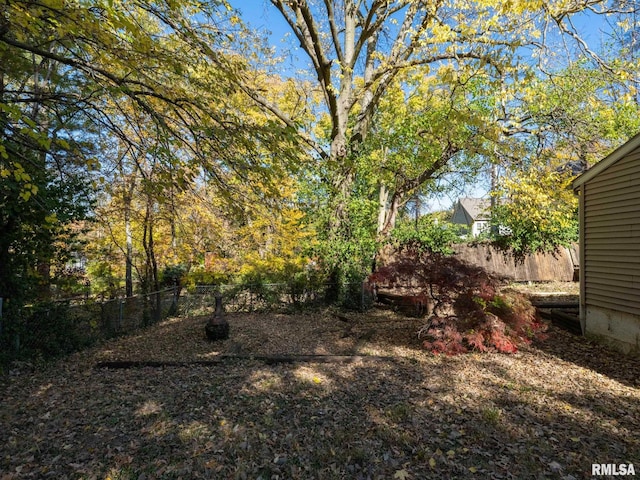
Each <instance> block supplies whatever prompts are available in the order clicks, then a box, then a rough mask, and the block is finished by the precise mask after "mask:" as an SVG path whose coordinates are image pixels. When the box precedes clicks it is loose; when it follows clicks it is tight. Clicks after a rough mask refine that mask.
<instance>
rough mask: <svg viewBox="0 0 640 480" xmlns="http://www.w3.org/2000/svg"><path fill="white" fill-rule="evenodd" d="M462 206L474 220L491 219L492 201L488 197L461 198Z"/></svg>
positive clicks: (460, 203) (460, 204) (459, 203)
mask: <svg viewBox="0 0 640 480" xmlns="http://www.w3.org/2000/svg"><path fill="white" fill-rule="evenodd" d="M458 205H459V206H460V208H462V209H464V211H465V212H466V213H467V214H468V216H469V217H470V218H471V220H472V221H478V220H489V218H490V215H489V208H490V206H491V202H490V201H489V200H488V199H486V198H461V199H459V200H458Z"/></svg>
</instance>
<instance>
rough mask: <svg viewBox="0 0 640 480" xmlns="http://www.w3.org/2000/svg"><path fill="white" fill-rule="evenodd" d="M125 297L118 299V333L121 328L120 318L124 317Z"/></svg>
mask: <svg viewBox="0 0 640 480" xmlns="http://www.w3.org/2000/svg"><path fill="white" fill-rule="evenodd" d="M125 301H126V299H124V298H121V299H120V308H118V333H120V331H121V330H122V319H123V318H124V302H125Z"/></svg>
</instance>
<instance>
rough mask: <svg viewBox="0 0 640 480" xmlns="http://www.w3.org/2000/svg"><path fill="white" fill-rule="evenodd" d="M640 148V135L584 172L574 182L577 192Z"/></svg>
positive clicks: (573, 185)
mask: <svg viewBox="0 0 640 480" xmlns="http://www.w3.org/2000/svg"><path fill="white" fill-rule="evenodd" d="M639 147H640V133H639V134H637V135H636V136H635V137H633V138H632V139H631V140H629V141H628V142H627V143H625V144H623V145H622V146H620V147H619V148H617V149H616V150H614V151H613V152H611V153H610V154H609V155H608V156H606V157H605V158H604V159H603V160H600V161H599V162H598V163H596V164H595V165H594V166H593V167H591V168H590V169H589V170H587V171H586V172H584V173H583V174H582V175H580V176H579V177H578V178H576V179H575V180H574V181H573V184H572V187H573V189H574V190H577V189H578V188H579V187H581V186H582V185H584V184H585V183H586V182H588V181H589V180H591V179H592V178H593V177H595V176H596V175H599V174H600V173H602V172H603V171H605V170H606V169H607V168H609V167H610V166H611V165H613V164H614V163H616V162H617V161H618V160H620V159H621V158H623V157H625V156H626V155H628V154H629V153H631V152H633V151H634V150H635V149H637V148H639Z"/></svg>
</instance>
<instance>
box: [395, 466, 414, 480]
mask: <svg viewBox="0 0 640 480" xmlns="http://www.w3.org/2000/svg"><path fill="white" fill-rule="evenodd" d="M410 476H411V475H409V472H407V471H406V470H405V469H404V468H403V469H402V470H398V471H396V473H395V475H394V476H393V478H397V479H398V480H407V478H409V477H410Z"/></svg>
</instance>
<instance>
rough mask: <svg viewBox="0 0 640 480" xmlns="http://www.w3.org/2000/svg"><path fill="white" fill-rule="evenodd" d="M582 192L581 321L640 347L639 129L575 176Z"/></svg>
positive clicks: (591, 331) (618, 342)
mask: <svg viewBox="0 0 640 480" xmlns="http://www.w3.org/2000/svg"><path fill="white" fill-rule="evenodd" d="M573 188H574V190H575V191H576V193H578V194H579V198H580V323H581V326H582V332H583V333H584V334H585V335H591V336H596V337H600V338H601V339H603V340H605V341H606V342H608V343H611V344H613V345H615V346H616V347H618V348H619V349H621V350H623V351H625V352H640V134H639V135H636V136H635V137H633V138H632V139H631V140H629V141H628V142H627V143H626V144H624V145H623V146H621V147H620V148H618V149H617V150H616V151H614V152H613V153H611V154H610V155H609V156H608V157H606V158H605V159H604V160H602V161H601V162H599V163H598V164H596V165H595V166H594V167H592V168H591V169H589V170H587V171H586V172H585V173H583V174H582V175H581V176H580V177H578V178H577V179H576V180H574V182H573Z"/></svg>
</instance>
